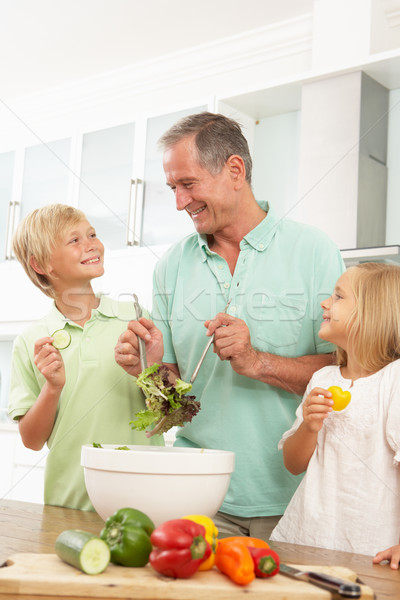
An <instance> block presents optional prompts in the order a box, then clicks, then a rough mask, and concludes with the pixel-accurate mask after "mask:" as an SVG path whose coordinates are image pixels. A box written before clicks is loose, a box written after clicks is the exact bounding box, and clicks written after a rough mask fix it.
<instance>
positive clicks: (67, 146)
mask: <svg viewBox="0 0 400 600" xmlns="http://www.w3.org/2000/svg"><path fill="white" fill-rule="evenodd" d="M70 150H71V139H61V140H54V141H50V142H47V143H42V144H37V145H34V146H28V147H26V148H18V150H15V151H11V152H5V153H2V154H1V155H0V223H1V226H0V251H1V256H0V260H1V261H3V260H4V259H5V260H10V259H11V258H12V251H11V242H12V236H13V234H14V232H15V229H16V227H17V225H18V222H19V221H20V220H21V219H23V218H24V217H25V216H26V215H27V214H28V213H29V212H31V211H32V210H34V209H35V208H39V207H41V206H44V205H45V204H50V203H53V202H60V203H64V204H65V203H68V201H69V195H70V185H71V168H70Z"/></svg>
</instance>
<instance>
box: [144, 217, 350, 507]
mask: <svg viewBox="0 0 400 600" xmlns="http://www.w3.org/2000/svg"><path fill="white" fill-rule="evenodd" d="M263 208H264V209H266V205H265V206H263ZM343 270H344V265H343V261H342V259H341V256H340V252H339V250H338V249H337V248H336V246H335V245H334V244H333V243H332V241H331V240H330V239H329V238H328V237H327V236H325V235H324V234H323V233H322V232H320V231H318V230H316V229H314V228H311V227H309V226H306V225H303V224H299V223H296V222H294V221H290V220H287V219H283V220H278V219H277V217H276V216H275V214H274V211H273V209H270V210H269V212H268V215H267V216H266V218H265V219H264V220H263V221H262V222H261V223H260V224H259V225H258V226H257V227H256V228H255V229H254V230H253V231H251V232H250V233H249V234H248V235H246V236H245V238H244V239H243V240H242V242H241V244H240V254H239V257H238V260H237V264H236V268H235V272H234V274H233V276H232V275H231V273H230V271H229V268H228V265H227V263H226V261H225V260H224V259H223V258H221V257H220V256H219V255H218V254H215V253H213V252H212V251H210V250H209V248H208V246H207V242H206V239H205V237H203V236H199V235H198V234H196V233H195V234H193V235H191V236H189V237H186V238H185V239H184V240H182V241H181V242H179V243H178V244H176V245H174V247H172V248H171V249H170V250H169V251H168V252H167V253H166V254H165V255H164V256H163V257H162V259H161V260H160V261H159V263H158V265H157V267H156V271H155V274H154V306H153V319H154V320H155V323H156V325H157V326H158V327H159V328H160V329H161V330H162V332H163V336H164V351H165V353H164V361H165V362H168V363H177V364H178V366H179V370H180V375H181V377H182V379H184V380H186V381H189V379H190V377H191V375H192V373H193V370H194V368H195V365H196V363H197V361H198V360H199V358H200V355H201V353H202V351H203V349H204V347H205V345H206V343H207V341H208V339H209V338H208V337H207V336H206V329H205V327H204V321H206V320H207V319H210V318H213V317H214V316H215V315H216V313H218V312H220V311H223V310H224V307H225V305H226V302H227V300H228V298H230V299H231V304H230V306H229V309H228V313H229V314H231V315H234V316H235V317H238V318H239V319H243V320H244V321H245V322H246V324H247V326H248V327H249V330H250V335H251V340H252V345H253V346H254V347H255V348H256V349H258V350H261V351H265V352H271V353H273V354H278V355H281V356H287V357H296V356H302V355H307V354H315V353H323V352H331V351H332V350H333V347H332V346H331V345H330V344H329V343H326V342H324V341H322V340H321V339H319V337H318V330H319V326H320V323H321V320H322V310H321V307H320V305H319V303H320V301H321V300H322V298H326V297H327V296H330V294H331V293H332V291H333V288H334V285H335V283H336V281H337V279H338V278H339V276H340V275H341V273H342V272H343ZM193 393H194V394H195V395H196V397H197V399H198V400H199V401H200V403H201V410H200V412H199V413H198V415H196V417H194V419H193V421H192V422H191V423H190V424H188V425H186V426H185V427H184V428H183V429H181V430H180V431H179V433H178V438H177V442H176V444H177V445H179V446H197V447H204V448H219V449H222V450H233V451H234V452H235V453H236V462H235V472H234V473H233V475H232V479H231V484H230V487H229V490H228V492H227V494H226V497H225V501H224V504H223V505H222V507H221V511H223V512H226V513H229V514H233V515H237V516H242V517H255V516H268V515H279V514H282V513H283V511H284V509H285V508H286V506H287V504H288V502H289V500H290V498H291V496H292V494H293V492H294V491H295V489H296V487H297V485H298V483H299V480H300V478H299V477H295V476H293V475H291V474H290V473H289V472H288V471H287V470H286V469H285V468H284V466H283V460H282V453H281V452H279V451H278V442H279V440H280V438H281V436H282V433H283V432H284V431H287V429H288V428H290V427H291V425H292V423H293V421H294V418H295V410H296V408H297V406H298V403H299V401H300V398H299V397H298V396H295V395H294V394H290V393H288V392H285V391H283V390H280V389H278V388H275V387H272V386H269V385H267V384H265V383H262V382H260V381H256V380H254V379H249V378H247V377H244V376H242V375H238V374H237V373H235V372H234V371H233V369H232V368H231V365H230V363H229V361H221V360H220V359H219V358H218V356H217V355H216V354H215V353H213V351H212V349H210V351H209V352H208V354H207V356H206V358H205V361H204V363H203V366H202V367H201V369H200V372H199V375H198V377H197V379H196V381H195V383H194V386H193Z"/></svg>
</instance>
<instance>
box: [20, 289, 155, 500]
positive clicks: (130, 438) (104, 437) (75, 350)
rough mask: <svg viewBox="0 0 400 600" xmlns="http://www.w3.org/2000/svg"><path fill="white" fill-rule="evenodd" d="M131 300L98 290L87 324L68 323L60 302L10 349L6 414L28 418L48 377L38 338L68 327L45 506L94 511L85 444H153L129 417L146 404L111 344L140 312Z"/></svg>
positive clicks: (62, 352)
mask: <svg viewBox="0 0 400 600" xmlns="http://www.w3.org/2000/svg"><path fill="white" fill-rule="evenodd" d="M135 316H136V315H135V310H134V307H133V302H132V303H129V302H124V303H122V302H117V301H115V300H112V299H110V298H107V297H106V296H101V299H100V305H99V307H98V308H97V309H96V310H93V311H92V315H91V318H90V320H89V321H87V322H86V323H85V326H84V327H83V328H82V327H80V326H79V325H77V324H76V323H74V322H73V321H66V320H65V318H64V316H63V315H62V314H61V313H60V312H59V311H58V310H57V308H56V307H55V305H53V308H52V309H51V311H50V312H49V314H48V315H47V316H46V317H44V318H43V319H41V320H40V321H38V322H36V323H34V324H33V325H32V326H30V327H29V328H28V329H27V330H26V331H25V332H23V333H22V334H21V335H20V336H19V337H18V338H17V339H16V341H15V343H14V349H13V361H12V375H11V390H10V401H9V415H10V416H11V417H12V418H13V419H17V418H18V417H21V416H23V415H24V414H25V413H26V412H27V411H28V410H29V408H30V407H31V406H32V405H33V404H34V402H35V401H36V398H37V397H38V395H39V393H40V390H41V389H42V387H43V385H44V383H45V378H44V377H43V375H42V374H41V373H40V372H39V370H38V369H37V367H36V366H35V364H34V361H33V350H34V344H35V341H36V340H38V339H39V338H42V337H46V336H49V335H51V334H52V333H53V332H54V331H56V330H57V329H63V328H65V329H66V330H67V331H68V332H69V333H70V335H71V344H70V345H69V346H68V348H66V349H65V350H61V356H62V358H63V361H64V365H65V372H66V383H65V386H64V388H63V391H62V393H61V396H60V399H59V402H58V407H57V414H56V419H55V423H54V427H53V430H52V432H51V435H50V437H49V439H48V440H47V446H48V448H49V453H48V455H47V459H46V471H45V493H44V501H45V503H46V504H54V505H59V506H67V507H70V508H80V509H84V510H90V509H93V507H92V505H91V503H90V501H89V498H88V496H87V493H86V488H85V483H84V477H83V469H82V467H81V465H80V455H81V446H82V445H83V444H91V443H93V442H98V443H101V444H118V445H127V444H145V445H149V444H156V445H163V438H162V437H159V436H157V437H156V436H155V437H154V438H151V440H149V439H148V438H146V436H145V433H144V432H137V431H133V430H132V428H131V426H130V425H129V422H130V421H131V420H132V419H133V418H134V415H135V414H136V413H137V412H138V411H140V410H142V409H143V408H144V407H145V406H144V400H143V395H142V393H141V391H140V390H139V388H138V387H137V385H136V383H135V381H134V379H133V378H132V377H131V376H130V375H128V374H127V373H125V371H124V370H123V369H122V368H121V367H119V366H118V365H117V363H116V362H115V358H114V348H115V345H116V343H117V340H118V337H119V335H120V334H121V333H122V332H123V331H125V329H126V328H127V326H128V322H129V321H130V320H131V319H134V318H135Z"/></svg>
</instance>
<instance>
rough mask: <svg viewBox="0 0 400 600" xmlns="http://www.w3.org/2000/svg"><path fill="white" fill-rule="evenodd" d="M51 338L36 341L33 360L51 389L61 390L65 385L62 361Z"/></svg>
mask: <svg viewBox="0 0 400 600" xmlns="http://www.w3.org/2000/svg"><path fill="white" fill-rule="evenodd" d="M51 342H52V338H51V337H44V338H40V339H39V340H36V342H35V346H34V351H33V360H34V363H35V365H36V366H37V368H38V369H39V371H40V372H41V374H42V375H43V377H45V378H46V380H47V383H48V385H49V386H50V387H51V388H54V389H57V390H62V388H63V387H64V385H65V368H64V361H63V359H62V357H61V354H60V351H59V350H57V349H56V348H54V346H53V345H52V343H51Z"/></svg>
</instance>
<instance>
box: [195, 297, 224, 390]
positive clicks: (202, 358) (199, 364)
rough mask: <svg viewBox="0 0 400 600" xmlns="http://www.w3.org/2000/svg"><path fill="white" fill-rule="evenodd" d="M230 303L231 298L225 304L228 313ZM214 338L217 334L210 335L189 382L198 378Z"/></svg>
mask: <svg viewBox="0 0 400 600" xmlns="http://www.w3.org/2000/svg"><path fill="white" fill-rule="evenodd" d="M230 303H231V300H230V299H229V300H228V302H227V303H226V306H225V309H224V313H226V311H227V310H228V307H229V305H230ZM214 338H215V335H214V333H213V334H212V336H211V337H210V339H209V340H208V342H207V344H206V347H205V348H204V350H203V354H202V355H201V356H200V360H199V362H198V363H197V365H196V368H195V370H194V371H193V375H192V376H191V378H190V381H189V383H193V382H194V380H195V379H196V377H197V375H198V374H199V371H200V367H201V365H202V364H203V360H204V359H205V357H206V354H207V352H208V350H209V348H210V346H211V344H213V343H214Z"/></svg>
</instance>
